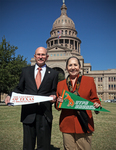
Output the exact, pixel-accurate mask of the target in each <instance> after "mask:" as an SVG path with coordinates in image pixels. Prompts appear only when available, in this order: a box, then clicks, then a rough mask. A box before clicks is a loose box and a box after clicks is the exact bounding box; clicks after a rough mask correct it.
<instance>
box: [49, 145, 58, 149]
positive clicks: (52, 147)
mask: <svg viewBox="0 0 116 150" xmlns="http://www.w3.org/2000/svg"><path fill="white" fill-rule="evenodd" d="M51 150H60V148H58V147H54V145H51Z"/></svg>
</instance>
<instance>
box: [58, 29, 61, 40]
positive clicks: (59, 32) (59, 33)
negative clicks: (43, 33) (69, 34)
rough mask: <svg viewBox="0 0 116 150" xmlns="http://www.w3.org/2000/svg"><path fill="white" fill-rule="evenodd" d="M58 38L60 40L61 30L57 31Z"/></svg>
mask: <svg viewBox="0 0 116 150" xmlns="http://www.w3.org/2000/svg"><path fill="white" fill-rule="evenodd" d="M58 38H61V30H60V31H58Z"/></svg>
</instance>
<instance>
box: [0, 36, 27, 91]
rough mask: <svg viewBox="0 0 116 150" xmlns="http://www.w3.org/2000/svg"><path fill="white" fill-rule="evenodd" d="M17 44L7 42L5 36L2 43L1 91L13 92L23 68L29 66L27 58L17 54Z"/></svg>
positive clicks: (0, 53) (0, 60) (0, 58)
mask: <svg viewBox="0 0 116 150" xmlns="http://www.w3.org/2000/svg"><path fill="white" fill-rule="evenodd" d="M17 49H18V47H16V46H11V45H10V43H9V42H6V39H5V37H3V38H2V42H1V43H0V93H7V94H8V93H9V92H11V91H12V90H13V89H14V88H15V87H16V85H17V84H18V82H19V78H20V74H21V70H22V68H23V67H26V66H29V65H30V64H28V63H27V60H26V59H27V58H23V56H21V55H18V56H15V51H16V50H17Z"/></svg>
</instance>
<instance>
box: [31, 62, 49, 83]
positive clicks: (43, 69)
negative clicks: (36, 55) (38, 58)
mask: <svg viewBox="0 0 116 150" xmlns="http://www.w3.org/2000/svg"><path fill="white" fill-rule="evenodd" d="M38 67H39V66H38V65H37V64H35V71H34V77H35V78H36V75H37V73H38ZM41 68H42V70H41V71H40V72H41V82H42V80H43V78H44V75H45V72H46V65H44V66H42V67H41Z"/></svg>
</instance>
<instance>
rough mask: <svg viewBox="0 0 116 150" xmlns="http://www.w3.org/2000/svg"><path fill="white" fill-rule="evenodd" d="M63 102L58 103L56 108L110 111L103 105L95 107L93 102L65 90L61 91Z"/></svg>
mask: <svg viewBox="0 0 116 150" xmlns="http://www.w3.org/2000/svg"><path fill="white" fill-rule="evenodd" d="M61 96H62V98H63V103H59V104H58V108H65V109H79V110H94V111H104V112H110V111H108V110H106V109H104V108H103V107H99V108H95V107H94V106H93V104H94V103H93V102H91V101H88V100H86V99H84V98H82V97H80V96H77V95H75V94H73V93H70V92H68V91H66V90H63V92H62V95H61Z"/></svg>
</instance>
